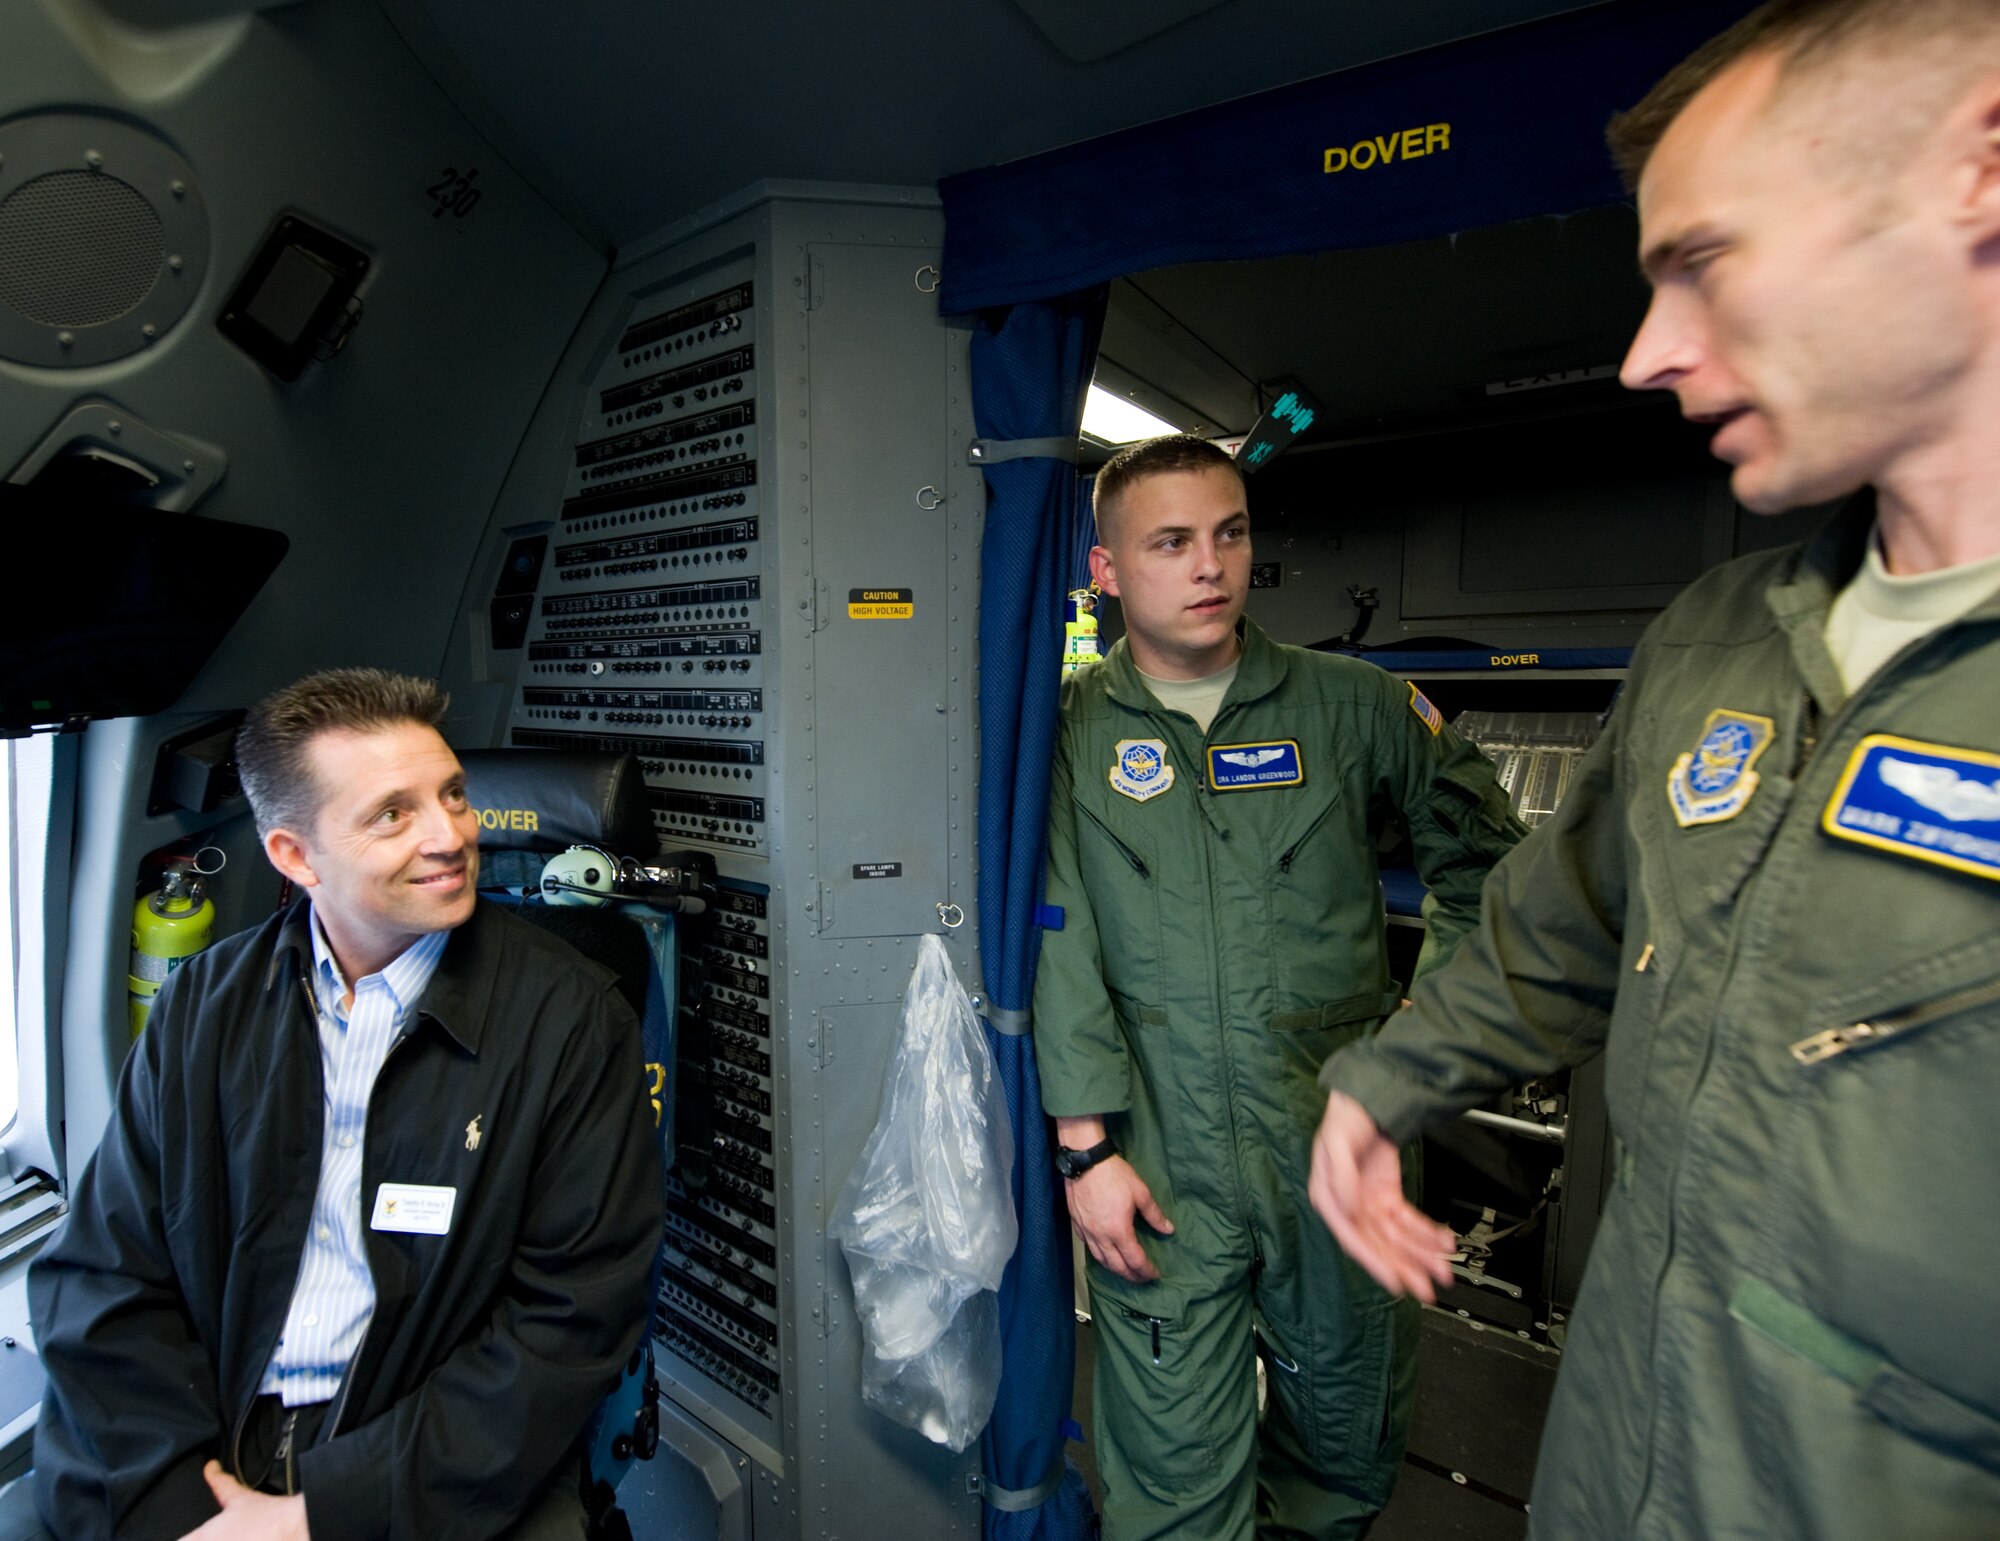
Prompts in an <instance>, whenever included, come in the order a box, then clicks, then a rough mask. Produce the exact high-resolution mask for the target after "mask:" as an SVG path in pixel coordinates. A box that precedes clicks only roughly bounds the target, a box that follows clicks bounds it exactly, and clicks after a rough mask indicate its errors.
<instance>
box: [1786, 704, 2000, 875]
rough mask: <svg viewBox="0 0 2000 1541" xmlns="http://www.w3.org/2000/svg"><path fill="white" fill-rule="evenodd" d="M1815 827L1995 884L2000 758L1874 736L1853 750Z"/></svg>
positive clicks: (1999, 871) (1999, 854)
mask: <svg viewBox="0 0 2000 1541" xmlns="http://www.w3.org/2000/svg"><path fill="white" fill-rule="evenodd" d="M1820 827H1821V828H1822V829H1824V830H1825V831H1826V832H1827V833H1828V834H1829V835H1832V836H1833V837H1834V838H1835V839H1837V840H1851V841H1853V842H1854V843H1855V844H1856V845H1866V846H1872V847H1874V848H1875V849H1876V850H1878V851H1887V852H1889V853H1891V854H1892V855H1895V856H1905V857H1908V858H1910V859H1911V860H1912V861H1922V862H1929V863H1931V864H1932V865H1933V866H1938V867H1949V868H1950V869H1951V870H1952V871H1954V872H1969V873H1971V874H1973V875H1974V876H1975V877H1983V878H1993V879H1995V880H1996V881H2000V755H1996V754H1988V753H1985V752H1984V751H1982V750H1978V749H1954V748H1952V747H1950V746H1949V745H1946V744H1926V743H1922V742H1920V741H1918V740H1916V739H1910V738H1897V737H1896V736H1894V735H1893V734H1889V733H1871V734H1870V735H1869V736H1868V737H1866V738H1864V739H1863V740H1862V741H1861V742H1860V743H1859V744H1857V745H1855V746H1854V753H1853V754H1852V755H1851V756H1849V758H1848V761H1847V768H1846V769H1845V770H1844V771H1842V772H1841V776H1840V784H1839V785H1838V786H1837V787H1835V788H1834V793H1833V798H1832V800H1831V801H1829V802H1828V803H1827V805H1826V811H1825V812H1824V813H1823V814H1821V815H1820Z"/></svg>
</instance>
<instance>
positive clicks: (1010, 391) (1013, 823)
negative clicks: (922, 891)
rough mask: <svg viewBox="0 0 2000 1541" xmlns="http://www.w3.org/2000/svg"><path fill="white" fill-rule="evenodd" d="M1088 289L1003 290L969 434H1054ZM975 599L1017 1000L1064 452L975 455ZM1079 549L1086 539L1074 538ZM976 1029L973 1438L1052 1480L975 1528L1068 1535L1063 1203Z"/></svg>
mask: <svg viewBox="0 0 2000 1541" xmlns="http://www.w3.org/2000/svg"><path fill="white" fill-rule="evenodd" d="M1105 295H1106V291H1105V290H1104V289H1103V288H1101V287H1100V288H1095V289H1091V290H1089V291H1087V292H1085V293H1082V294H1074V295H1069V296H1067V297H1064V298H1062V299H1056V300H1045V301H1040V302H1037V303H1035V304H1030V305H1017V306H1014V307H1013V308H1012V309H1010V310H1007V311H1005V312H999V313H989V314H987V315H984V316H982V317H981V318H980V322H979V325H978V326H977V328H976V329H975V330H974V332H973V336H972V394H973V403H974V406H973V414H974V418H975V421H976V423H977V426H978V430H979V436H980V437H981V438H983V439H991V440H1003V441H1004V440H1010V439H1041V438H1054V437H1071V436H1074V435H1075V434H1076V432H1077V430H1078V427H1079V425H1080V424H1081V423H1082V421H1083V397H1084V391H1085V390H1086V388H1087V387H1088V386H1089V383H1090V374H1091V370H1092V368H1093V366H1094V365H1095V364H1096V361H1097V344H1098V339H1099V337H1100V336H1101V335H1102V332H1103V328H1104V304H1105ZM986 489H987V507H986V532H985V540H984V544H983V546H982V549H981V554H980V559H981V564H982V565H981V574H980V611H979V658H980V672H979V731H980V769H979V947H980V957H981V960H982V964H983V966H984V968H985V971H986V990H987V996H988V999H989V1000H990V1001H991V1002H992V1003H993V1005H994V1006H996V1007H998V1008H1000V1009H1001V1010H1002V1011H1003V1012H1022V1011H1025V1010H1026V1009H1027V1006H1028V998H1029V994H1030V992H1031V991H1032V990H1033V988H1034V978H1035V959H1036V957H1037V955H1038V953H1039V951H1040V945H1041V933H1040V926H1041V923H1042V921H1043V920H1044V919H1052V917H1046V916H1044V915H1043V914H1042V912H1041V898H1042V860H1043V856H1044V852H1045V848H1046V844H1047V838H1048V832H1047V824H1048V807H1049V757H1050V754H1051V753H1052V751H1053V749H1054V747H1055V730H1056V697H1057V691H1058V689H1059V687H1060V685H1061V682H1062V645H1063V601H1064V599H1065V597H1066V596H1067V595H1068V593H1069V590H1070V589H1071V588H1072V587H1074V586H1075V582H1076V578H1075V568H1074V563H1075V553H1076V550H1077V546H1076V542H1077V541H1078V539H1079V538H1081V531H1082V529H1083V528H1084V526H1085V525H1086V524H1087V521H1088V519H1089V514H1088V511H1087V510H1086V509H1084V508H1083V507H1082V500H1081V498H1080V496H1079V485H1078V479H1077V473H1076V468H1075V467H1074V466H1071V465H1070V464H1069V463H1068V462H1066V461H1062V460H1054V459H1044V458H1037V459H1024V460H1003V461H999V462H997V463H994V464H990V465H988V466H987V467H986ZM1085 549H1087V547H1086V548H1085ZM987 1038H988V1041H989V1043H990V1044H991V1045H992V1048H993V1055H994V1059H995V1060H996V1061H997V1062H998V1065H999V1068H1000V1080H1001V1084H1002V1086H1003V1087H1004V1088H1005V1091H1006V1095H1007V1102H1008V1110H1009V1113H1010V1114H1011V1116H1012V1118H1013V1124H1014V1134H1015V1142H1014V1143H1015V1157H1014V1203H1015V1206H1016V1208H1017V1209H1018V1211H1019V1213H1020V1217H1021V1244H1020V1247H1019V1248H1018V1249H1017V1250H1016V1251H1015V1254H1014V1259H1013V1261H1012V1262H1010V1263H1009V1264H1008V1265H1007V1272H1006V1274H1005V1276H1004V1277H1003V1278H1002V1280H1001V1282H1000V1335H1001V1343H1002V1349H1003V1353H1004V1364H1005V1368H1004V1370H1003V1372H1002V1375H1001V1379H1000V1399H999V1403H998V1405H997V1406H996V1407H995V1408H994V1411H993V1421H992V1422H991V1423H989V1424H988V1425H987V1428H986V1434H985V1438H984V1441H983V1443H982V1447H981V1453H982V1455H983V1457H984V1464H985V1471H986V1480H987V1482H988V1483H989V1484H990V1485H992V1486H994V1487H997V1488H1000V1489H1004V1490H1008V1491H1012V1492H1016V1493H1020V1492H1026V1491H1029V1490H1032V1489H1035V1488H1036V1487H1037V1486H1038V1485H1039V1484H1041V1483H1043V1482H1045V1481H1046V1480H1048V1479H1049V1478H1050V1477H1051V1475H1052V1474H1055V1473H1058V1472H1060V1473H1061V1481H1060V1483H1059V1484H1058V1486H1057V1488H1056V1490H1055V1492H1054V1493H1053V1495H1052V1496H1050V1497H1049V1498H1047V1499H1045V1500H1044V1501H1043V1502H1042V1503H1040V1504H1038V1505H1036V1506H1035V1507H1033V1508H1029V1509H1022V1510H1015V1511H1008V1510H1003V1509H999V1508H995V1507H993V1506H991V1505H989V1506H988V1507H987V1509H986V1526H985V1532H986V1538H987V1541H1072V1538H1075V1541H1080V1538H1082V1537H1084V1536H1087V1535H1089V1534H1090V1530H1091V1523H1092V1518H1093V1516H1092V1511H1091V1504H1090V1495H1089V1492H1088V1490H1087V1488H1086V1487H1085V1485H1084V1482H1083V1478H1082V1477H1081V1475H1080V1474H1078V1472H1077V1471H1076V1470H1075V1468H1073V1467H1070V1466H1068V1464H1067V1461H1066V1459H1065V1457H1064V1454H1063V1450H1064V1442H1065V1440H1066V1438H1067V1437H1068V1436H1067V1433H1066V1428H1065V1426H1066V1425H1068V1423H1069V1401H1070V1385H1071V1382H1072V1380H1073V1378H1074V1375H1075V1367H1076V1335H1075V1331H1074V1321H1075V1317H1074V1311H1075V1299H1074V1296H1073V1294H1072V1284H1071V1273H1070V1257H1071V1253H1070V1233H1069V1215H1068V1211H1067V1210H1066V1209H1065V1208H1064V1206H1063V1199H1062V1193H1061V1189H1060V1185H1059V1182H1058V1180H1057V1177H1056V1174H1055V1167H1054V1165H1053V1164H1052V1160H1051V1158H1052V1156H1053V1151H1052V1150H1051V1148H1050V1141H1049V1129H1048V1120H1047V1118H1046V1117H1044V1116H1043V1113H1042V1089H1041V1076H1040V1074H1039V1073H1038V1072H1037V1070H1036V1068H1035V1046H1034V1042H1033V1040H1032V1039H1030V1038H1028V1037H1025V1036H1023V1035H1020V1034H1009V1033H1000V1032H996V1031H994V1030H993V1029H992V1028H991V1027H990V1026H989V1027H988V1029H987Z"/></svg>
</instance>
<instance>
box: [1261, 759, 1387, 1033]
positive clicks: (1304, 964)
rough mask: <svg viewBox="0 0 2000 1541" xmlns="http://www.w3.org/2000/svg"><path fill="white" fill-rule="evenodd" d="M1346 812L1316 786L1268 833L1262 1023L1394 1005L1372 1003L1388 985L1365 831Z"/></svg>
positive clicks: (1296, 1024)
mask: <svg viewBox="0 0 2000 1541" xmlns="http://www.w3.org/2000/svg"><path fill="white" fill-rule="evenodd" d="M1303 790H1310V789H1303ZM1260 795H1263V796H1280V795H1288V794H1276V793H1264V794H1260ZM1345 812H1346V803H1345V800H1344V799H1342V798H1341V797H1340V795H1339V793H1338V791H1337V790H1335V791H1333V792H1331V793H1329V792H1326V791H1322V792H1320V793H1319V794H1318V795H1317V796H1316V797H1315V798H1314V799H1313V800H1312V801H1311V802H1310V803H1302V804H1301V806H1299V807H1297V808H1296V809H1294V810H1292V811H1291V813H1290V817H1288V818H1287V819H1285V820H1284V821H1283V822H1282V823H1281V824H1279V825H1277V827H1276V829H1275V831H1274V835H1273V837H1267V849H1268V850H1269V852H1270V855H1269V856H1268V858H1267V859H1268V861H1269V863H1270V865H1269V868H1268V869H1267V870H1266V871H1265V873H1264V874H1263V879H1262V887H1263V892H1264V902H1265V907H1266V908H1265V930H1264V934H1265V935H1266V936H1267V937H1269V938H1270V942H1269V945H1268V947H1267V949H1266V956H1267V957H1268V959H1269V966H1270V971H1271V983H1272V986H1273V1010H1274V1013H1275V1014H1274V1016H1273V1017H1272V1019H1271V1026H1272V1027H1274V1028H1276V1029H1278V1030H1279V1031H1280V1032H1297V1031H1301V1030H1304V1029H1311V1028H1321V1027H1331V1026H1333V1025H1335V1024H1336V1023H1342V1022H1351V1021H1355V1020H1357V1019H1359V1018H1363V1017H1368V1016H1375V1017H1380V1016H1382V1015H1383V1014H1384V1013H1386V1012H1388V1011H1391V1010H1393V1009H1394V1008H1395V1005H1396V1002H1395V1000H1394V999H1393V998H1392V999H1391V1000H1390V1001H1389V1004H1388V1005H1387V1006H1379V1005H1377V1004H1376V998H1377V997H1379V996H1380V995H1382V994H1383V993H1384V991H1385V989H1386V987H1387V985H1388V970H1387V968H1386V966H1385V964H1384V960H1383V955H1382V944H1381V940H1380V933H1381V926H1382V922H1381V913H1382V894H1381V889H1380V886H1379V885H1378V883H1377V881H1376V875H1375V864H1374V862H1373V860H1372V852H1371V851H1370V849H1369V847H1368V843H1367V834H1366V831H1365V830H1355V829H1353V828H1351V827H1350V825H1349V822H1348V820H1347V818H1346V817H1345V816H1344V815H1345Z"/></svg>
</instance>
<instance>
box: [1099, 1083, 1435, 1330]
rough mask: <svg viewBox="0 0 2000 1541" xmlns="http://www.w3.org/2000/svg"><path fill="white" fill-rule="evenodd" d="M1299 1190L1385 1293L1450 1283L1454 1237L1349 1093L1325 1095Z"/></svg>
mask: <svg viewBox="0 0 2000 1541" xmlns="http://www.w3.org/2000/svg"><path fill="white" fill-rule="evenodd" d="M1306 1192H1307V1194H1308V1195H1310V1197H1311V1198H1312V1205H1313V1208H1314V1209H1316V1210H1318V1211H1319V1217H1320V1218H1321V1219H1322V1220H1324V1221H1325V1222H1326V1225H1327V1229H1328V1230H1330V1231H1332V1232H1333V1237H1334V1240H1336V1241H1338V1242H1339V1243H1340V1245H1341V1247H1342V1249H1343V1250H1344V1251H1345V1252H1346V1253H1347V1255H1348V1256H1349V1257H1351V1258H1353V1259H1354V1261H1355V1262H1357V1263H1359V1264H1360V1265H1361V1266H1362V1267H1363V1268H1365V1269H1366V1270H1367V1271H1368V1273H1369V1274H1370V1275H1371V1276H1372V1277H1373V1278H1374V1280H1375V1282H1376V1283H1377V1284H1379V1285H1381V1286H1382V1288H1384V1289H1385V1290H1387V1291H1389V1293H1390V1294H1392V1295H1415V1296H1416V1297H1417V1298H1418V1299H1419V1300H1422V1301H1425V1302H1426V1303H1428V1302H1432V1301H1435V1300H1436V1299H1437V1286H1438V1285H1440V1284H1449V1283H1450V1282H1451V1264H1450V1262H1449V1260H1448V1254H1450V1253H1451V1252H1452V1251H1453V1250H1454V1248H1455V1247H1456V1246H1457V1238H1456V1237H1454V1236H1453V1235H1452V1233H1451V1230H1450V1228H1449V1227H1447V1226H1442V1225H1439V1224H1438V1223H1437V1222H1436V1221H1435V1220H1433V1219H1431V1218H1430V1217H1429V1216H1428V1215H1426V1214H1425V1213H1424V1212H1423V1211H1422V1210H1420V1209H1418V1208H1417V1207H1416V1205H1414V1204H1412V1203H1411V1202H1410V1201H1409V1200H1408V1199H1406V1198H1405V1197H1403V1162H1402V1157H1401V1156H1400V1154H1399V1153H1398V1152H1397V1150H1396V1147H1395V1145H1394V1143H1393V1142H1391V1141H1390V1139H1389V1137H1388V1136H1387V1135H1385V1134H1383V1133H1382V1131H1381V1130H1380V1129H1378V1128H1376V1127H1375V1120H1374V1119H1372V1118H1370V1117H1369V1116H1368V1111H1367V1109H1365V1108H1364V1107H1362V1106H1361V1104H1360V1103H1358V1102H1356V1101H1355V1100H1354V1099H1353V1098H1352V1097H1346V1096H1343V1095H1341V1094H1340V1093H1339V1092H1332V1093H1330V1094H1329V1095H1328V1097H1327V1099H1326V1116H1325V1117H1324V1118H1322V1119H1321V1120H1320V1125H1319V1134H1318V1136H1317V1137H1316V1138H1315V1139H1314V1140H1313V1154H1312V1179H1311V1181H1310V1182H1309V1183H1307V1185H1306ZM1075 1207H1076V1206H1075V1203H1074V1201H1072V1202H1071V1205H1070V1208H1071V1210H1072V1212H1074V1210H1075Z"/></svg>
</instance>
